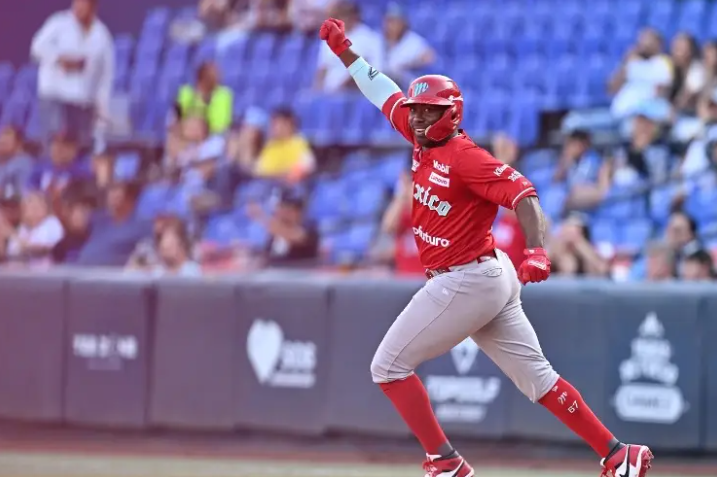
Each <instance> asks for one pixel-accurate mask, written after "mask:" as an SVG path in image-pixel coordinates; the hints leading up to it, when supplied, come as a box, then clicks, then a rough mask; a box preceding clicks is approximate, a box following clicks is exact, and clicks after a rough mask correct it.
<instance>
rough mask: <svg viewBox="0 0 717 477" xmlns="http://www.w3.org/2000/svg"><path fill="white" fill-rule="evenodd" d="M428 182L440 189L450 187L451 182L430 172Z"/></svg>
mask: <svg viewBox="0 0 717 477" xmlns="http://www.w3.org/2000/svg"><path fill="white" fill-rule="evenodd" d="M428 180H429V181H430V182H433V183H434V184H436V185H439V186H441V187H448V186H450V185H451V180H450V179H449V178H448V177H443V176H442V175H439V174H436V173H435V172H431V175H430V176H429V177H428Z"/></svg>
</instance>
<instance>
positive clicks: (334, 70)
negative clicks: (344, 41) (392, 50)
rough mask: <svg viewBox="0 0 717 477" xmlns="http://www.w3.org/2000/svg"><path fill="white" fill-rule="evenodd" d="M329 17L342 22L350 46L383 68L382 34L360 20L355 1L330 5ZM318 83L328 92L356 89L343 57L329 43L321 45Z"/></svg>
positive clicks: (367, 59) (376, 65) (344, 1)
mask: <svg viewBox="0 0 717 477" xmlns="http://www.w3.org/2000/svg"><path fill="white" fill-rule="evenodd" d="M328 13H329V16H330V17H333V18H337V19H339V20H341V21H343V22H344V23H345V25H346V37H347V38H351V42H352V43H353V45H352V46H351V48H352V49H353V51H355V52H356V54H358V55H361V56H362V57H363V58H365V59H366V61H367V62H368V63H369V64H371V66H373V67H374V68H376V69H377V70H381V69H382V68H383V60H384V49H383V40H382V38H381V35H380V34H379V33H377V32H375V31H373V30H372V29H371V28H369V27H368V26H367V25H365V24H364V23H361V11H360V10H359V7H358V5H357V4H356V3H353V2H351V1H347V0H339V1H337V2H334V3H333V4H332V5H331V6H330V7H329V12H328ZM315 85H316V88H317V89H320V90H323V91H324V92H326V93H333V92H337V91H341V90H344V89H347V88H354V87H355V85H356V83H355V82H354V81H353V79H352V78H351V75H350V74H349V70H348V69H347V68H346V67H345V66H344V65H343V63H341V60H340V59H339V58H338V57H337V56H336V55H334V54H333V53H332V52H331V49H330V48H329V46H328V45H327V44H323V45H321V50H320V51H319V65H318V70H317V72H316V81H315Z"/></svg>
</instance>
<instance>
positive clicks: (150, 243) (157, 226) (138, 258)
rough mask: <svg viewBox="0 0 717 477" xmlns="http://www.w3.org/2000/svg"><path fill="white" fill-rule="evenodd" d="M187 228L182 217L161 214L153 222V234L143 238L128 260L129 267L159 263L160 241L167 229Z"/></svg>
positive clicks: (144, 267)
mask: <svg viewBox="0 0 717 477" xmlns="http://www.w3.org/2000/svg"><path fill="white" fill-rule="evenodd" d="M172 228H174V229H181V228H185V225H184V222H183V221H182V219H181V218H180V217H178V216H176V215H172V214H159V215H158V216H156V217H155V218H154V221H153V223H152V235H151V236H150V237H146V238H144V239H143V240H141V241H140V242H139V243H138V244H137V246H136V247H135V249H134V251H133V252H132V255H131V256H130V258H129V260H128V261H127V267H128V268H134V269H140V268H141V269H147V270H148V269H150V268H152V267H155V266H157V265H159V263H160V258H159V242H160V239H161V237H162V233H164V231H165V230H167V229H172Z"/></svg>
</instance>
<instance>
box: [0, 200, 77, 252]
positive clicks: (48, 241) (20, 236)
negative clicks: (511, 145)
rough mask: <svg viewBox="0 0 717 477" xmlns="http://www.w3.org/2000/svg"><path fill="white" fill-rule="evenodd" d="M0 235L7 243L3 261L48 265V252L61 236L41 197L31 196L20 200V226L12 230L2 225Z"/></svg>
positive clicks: (62, 231)
mask: <svg viewBox="0 0 717 477" xmlns="http://www.w3.org/2000/svg"><path fill="white" fill-rule="evenodd" d="M0 233H1V234H2V235H3V236H4V237H3V238H4V239H5V240H6V243H7V246H6V248H5V251H4V255H5V259H6V260H7V261H11V262H22V263H27V264H31V265H49V264H50V263H51V262H50V256H51V253H52V248H53V247H54V246H55V245H56V244H57V243H58V242H59V241H60V240H61V239H62V237H63V236H64V233H65V232H64V229H63V227H62V224H61V223H60V220H59V219H58V218H57V217H55V216H54V215H53V214H52V212H51V210H50V208H49V206H48V203H47V199H46V198H45V196H44V195H43V194H42V193H40V192H32V193H29V194H27V195H25V197H23V200H22V210H21V219H20V226H19V227H18V228H17V229H16V230H13V229H12V228H9V227H7V224H5V226H4V227H3V230H2V232H0Z"/></svg>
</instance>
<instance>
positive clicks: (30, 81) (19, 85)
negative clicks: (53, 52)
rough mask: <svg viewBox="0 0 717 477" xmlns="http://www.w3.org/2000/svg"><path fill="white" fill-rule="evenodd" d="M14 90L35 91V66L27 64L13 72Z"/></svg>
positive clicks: (30, 92) (34, 92) (32, 92)
mask: <svg viewBox="0 0 717 477" xmlns="http://www.w3.org/2000/svg"><path fill="white" fill-rule="evenodd" d="M13 91H14V92H25V93H29V94H32V95H34V94H36V93H37V66H36V65H34V64H27V65H25V66H23V67H22V68H20V69H19V70H18V71H17V73H16V74H15V84H14V86H13Z"/></svg>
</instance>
